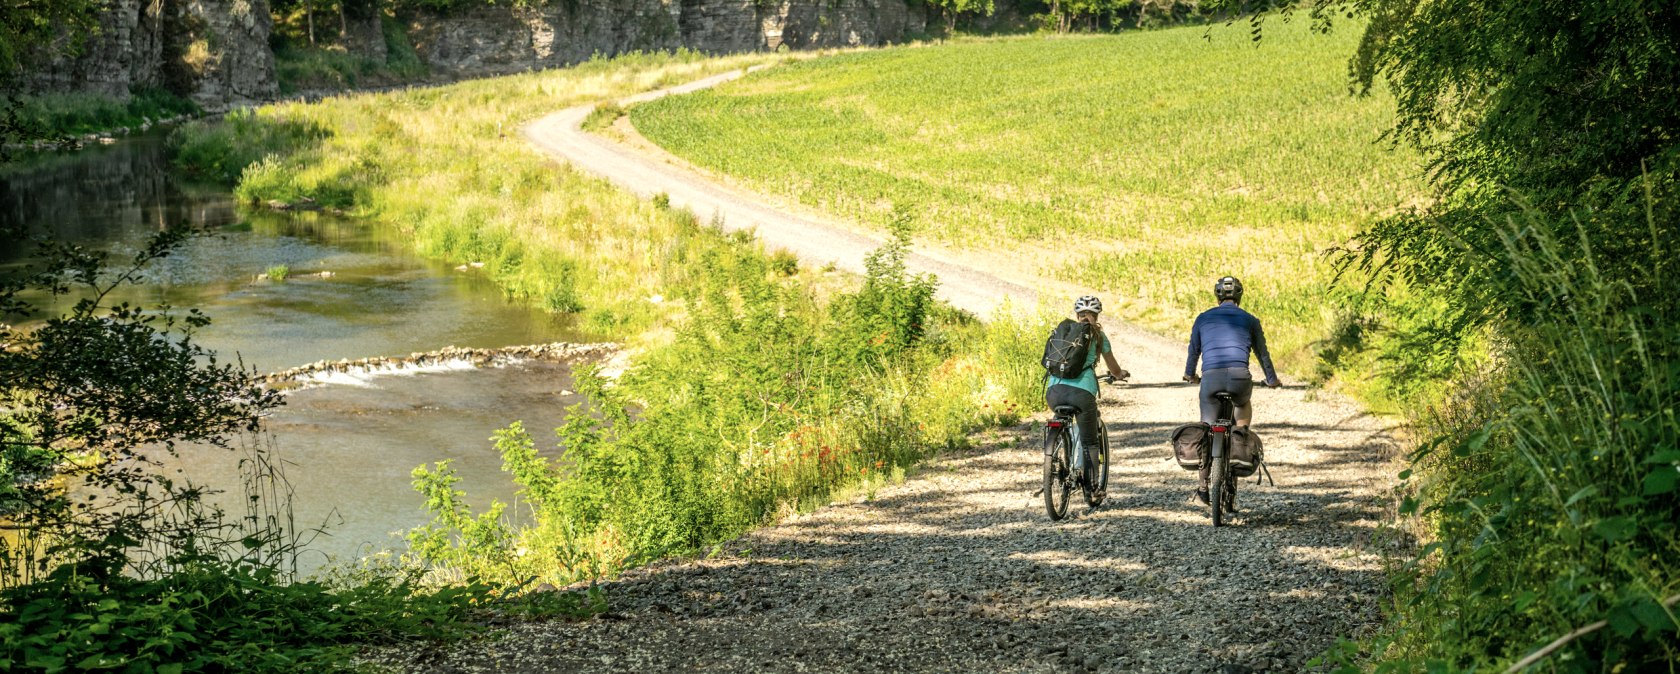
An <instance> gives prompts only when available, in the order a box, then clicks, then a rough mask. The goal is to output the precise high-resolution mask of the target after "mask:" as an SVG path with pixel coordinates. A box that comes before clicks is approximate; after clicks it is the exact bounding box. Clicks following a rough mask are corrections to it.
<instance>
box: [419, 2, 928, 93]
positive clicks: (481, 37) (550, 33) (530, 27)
mask: <svg viewBox="0 0 1680 674" xmlns="http://www.w3.org/2000/svg"><path fill="white" fill-rule="evenodd" d="M926 26H927V21H926V18H925V16H924V15H923V13H922V12H920V11H911V10H909V9H908V8H907V7H906V5H905V0H605V1H604V2H591V3H568V2H566V1H565V0H555V1H554V2H550V3H547V4H545V5H542V6H540V7H534V8H526V9H518V8H508V7H505V6H504V7H495V6H492V7H479V8H475V9H473V10H469V11H466V12H460V13H455V14H450V15H447V16H440V15H436V14H428V13H422V14H418V15H415V16H413V17H411V19H410V26H409V35H410V37H411V38H412V39H413V40H414V48H415V51H416V52H417V53H419V54H420V58H422V59H424V60H425V62H426V65H427V66H429V67H430V68H431V69H432V70H433V71H435V72H439V73H442V74H446V75H450V76H453V77H471V76H481V75H492V74H498V73H509V72H518V71H523V70H538V69H542V68H553V67H559V66H566V65H571V64H574V63H578V62H580V61H584V60H587V59H588V58H589V57H591V56H593V55H596V54H600V55H603V56H613V55H616V54H622V53H626V52H631V51H637V50H642V51H648V50H660V49H675V48H677V47H687V48H689V49H695V50H698V51H703V52H707V53H714V54H726V53H736V52H747V51H757V50H761V49H777V48H780V47H783V46H786V47H788V48H790V49H810V48H821V47H851V46H877V45H885V44H892V43H896V42H903V41H904V40H905V39H906V36H907V35H910V34H915V33H920V32H922V31H923V30H925V29H926Z"/></svg>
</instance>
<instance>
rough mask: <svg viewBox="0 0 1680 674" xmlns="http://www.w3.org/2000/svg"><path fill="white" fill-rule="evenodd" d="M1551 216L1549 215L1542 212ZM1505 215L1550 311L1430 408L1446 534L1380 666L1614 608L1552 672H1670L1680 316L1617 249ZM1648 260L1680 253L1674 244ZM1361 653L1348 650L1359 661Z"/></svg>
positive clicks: (1375, 643)
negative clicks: (1490, 367)
mask: <svg viewBox="0 0 1680 674" xmlns="http://www.w3.org/2000/svg"><path fill="white" fill-rule="evenodd" d="M1530 217H1531V218H1533V217H1539V216H1537V215H1531V216H1530ZM1531 222H1532V220H1525V221H1523V222H1522V224H1523V226H1522V227H1516V226H1512V227H1507V228H1503V229H1501V230H1500V235H1501V237H1502V247H1503V250H1504V251H1505V253H1504V256H1505V258H1506V260H1507V261H1508V262H1509V264H1510V265H1511V268H1512V269H1513V271H1514V272H1515V273H1516V275H1517V278H1516V279H1515V280H1517V281H1519V282H1520V284H1519V285H1516V286H1515V287H1514V288H1513V293H1514V294H1518V296H1517V297H1514V298H1513V299H1515V300H1518V301H1523V302H1530V303H1533V304H1534V305H1535V306H1539V307H1544V308H1546V309H1547V311H1546V312H1544V314H1543V315H1544V318H1542V319H1541V320H1539V322H1538V323H1536V324H1533V325H1531V326H1529V329H1528V330H1525V331H1524V332H1521V333H1509V337H1510V339H1511V342H1510V343H1509V344H1508V346H1506V347H1505V348H1504V349H1503V350H1502V351H1503V352H1502V354H1501V356H1502V358H1501V361H1500V362H1502V363H1504V367H1503V368H1502V369H1500V370H1496V371H1493V372H1491V373H1490V374H1489V375H1488V378H1487V379H1486V380H1485V381H1483V382H1480V384H1479V385H1478V386H1476V387H1474V388H1471V389H1469V390H1466V391H1464V392H1462V393H1460V394H1459V400H1458V401H1457V402H1456V404H1454V405H1452V406H1443V408H1442V410H1441V411H1440V412H1439V413H1437V414H1435V415H1433V416H1432V417H1430V421H1431V422H1432V425H1431V427H1430V429H1429V430H1431V431H1432V432H1431V433H1430V434H1429V435H1428V436H1426V437H1427V438H1428V439H1427V441H1426V442H1424V443H1423V444H1422V445H1421V446H1420V447H1419V449H1418V450H1417V451H1416V452H1415V453H1414V455H1413V457H1412V460H1413V467H1412V468H1411V470H1408V471H1407V472H1406V473H1404V474H1402V477H1410V478H1411V481H1412V482H1413V483H1417V484H1414V485H1412V486H1413V490H1414V493H1415V494H1416V497H1415V498H1413V499H1408V501H1407V503H1406V504H1405V506H1404V507H1403V509H1402V510H1403V512H1414V511H1415V513H1416V514H1417V515H1418V516H1419V517H1420V518H1422V520H1423V523H1424V524H1426V525H1427V526H1428V528H1429V530H1430V533H1431V534H1432V537H1431V540H1430V542H1429V543H1428V545H1426V546H1425V547H1424V548H1423V549H1422V550H1421V552H1420V554H1419V556H1418V558H1417V559H1416V560H1415V561H1413V562H1411V563H1410V564H1408V565H1407V567H1406V568H1404V569H1402V570H1401V571H1400V572H1399V573H1398V574H1396V580H1397V582H1398V587H1397V589H1398V592H1399V595H1400V599H1401V603H1400V609H1399V612H1398V613H1397V615H1396V616H1395V620H1394V622H1393V624H1392V625H1391V627H1390V629H1389V630H1388V631H1387V633H1385V634H1384V635H1382V636H1380V637H1378V638H1376V639H1373V640H1372V642H1371V643H1368V644H1366V645H1365V648H1367V649H1369V650H1370V651H1371V653H1372V654H1373V655H1374V656H1376V657H1377V659H1378V663H1379V664H1378V666H1377V671H1380V672H1411V671H1422V670H1424V669H1428V670H1429V671H1465V670H1469V669H1482V668H1488V667H1490V666H1493V665H1498V666H1500V667H1503V666H1505V665H1506V664H1508V663H1510V662H1513V661H1515V660H1518V659H1520V658H1522V657H1523V656H1525V655H1527V654H1529V653H1532V652H1535V651H1537V650H1538V649H1540V648H1541V647H1542V646H1544V645H1546V644H1547V643H1548V642H1550V641H1552V640H1553V639H1555V638H1557V637H1560V636H1562V635H1564V634H1566V633H1569V632H1571V631H1573V630H1575V629H1576V628H1580V627H1583V626H1586V625H1588V624H1590V623H1593V622H1596V621H1598V620H1600V619H1608V621H1609V625H1608V629H1604V630H1601V631H1598V632H1596V633H1593V634H1590V635H1587V636H1584V637H1581V638H1579V639H1577V640H1575V641H1574V642H1572V643H1571V644H1570V645H1568V646H1567V647H1566V648H1565V650H1562V651H1560V652H1558V653H1555V654H1553V655H1551V656H1550V658H1549V659H1547V660H1546V667H1547V669H1548V671H1558V672H1596V671H1607V672H1608V671H1658V670H1661V669H1663V668H1664V667H1665V665H1666V666H1672V664H1673V663H1674V662H1676V661H1680V648H1677V647H1676V644H1680V640H1677V639H1676V638H1675V637H1676V631H1677V627H1680V623H1677V622H1676V618H1675V611H1674V610H1673V609H1665V608H1664V607H1663V606H1661V602H1662V600H1663V599H1664V598H1667V597H1672V596H1674V595H1676V594H1677V593H1680V562H1677V561H1676V560H1680V524H1677V523H1680V488H1677V483H1680V448H1677V447H1676V445H1675V438H1676V437H1680V421H1677V420H1676V418H1675V416H1674V410H1675V407H1676V406H1677V404H1680V365H1677V364H1680V336H1677V335H1676V333H1675V331H1674V330H1673V329H1672V327H1671V326H1673V325H1674V324H1675V320H1676V319H1680V316H1676V315H1675V310H1674V306H1673V304H1672V303H1660V304H1657V305H1652V306H1645V307H1642V308H1641V309H1638V310H1636V311H1623V310H1619V308H1620V307H1625V306H1627V305H1629V304H1632V303H1637V302H1638V298H1636V297H1631V296H1630V295H1632V294H1634V293H1636V292H1638V291H1637V290H1636V289H1635V288H1634V287H1633V286H1632V285H1631V284H1628V283H1624V282H1621V281H1617V280H1612V279H1610V278H1608V277H1607V275H1606V274H1605V273H1604V271H1603V267H1604V266H1605V265H1604V264H1602V262H1603V260H1602V255H1601V254H1599V253H1598V252H1597V251H1594V250H1592V249H1591V248H1590V247H1587V245H1586V238H1587V237H1586V227H1585V226H1584V225H1583V226H1582V227H1581V229H1580V230H1579V231H1578V233H1577V236H1576V238H1575V239H1574V240H1559V239H1555V238H1552V235H1551V234H1550V230H1552V229H1554V228H1552V227H1543V226H1536V225H1532V224H1530V223H1531ZM1632 262H1636V263H1640V264H1647V265H1650V266H1651V269H1653V271H1656V272H1662V271H1664V270H1666V269H1668V268H1671V267H1673V266H1674V263H1673V260H1672V259H1671V257H1670V251H1668V250H1660V249H1659V250H1653V251H1650V252H1649V253H1647V254H1645V255H1644V256H1642V257H1641V258H1639V259H1637V260H1633V261H1632ZM1352 655H1353V652H1351V651H1350V652H1349V653H1344V654H1343V657H1344V658H1351V657H1352Z"/></svg>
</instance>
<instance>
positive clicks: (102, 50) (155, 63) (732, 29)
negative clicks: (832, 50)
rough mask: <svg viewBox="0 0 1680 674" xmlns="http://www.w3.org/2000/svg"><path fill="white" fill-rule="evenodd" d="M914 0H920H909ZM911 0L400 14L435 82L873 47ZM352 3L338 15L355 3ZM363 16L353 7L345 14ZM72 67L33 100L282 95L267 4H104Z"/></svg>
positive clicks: (362, 27)
mask: <svg viewBox="0 0 1680 674" xmlns="http://www.w3.org/2000/svg"><path fill="white" fill-rule="evenodd" d="M908 1H909V2H916V0H908ZM906 2H907V0H552V1H550V2H545V3H537V4H536V5H535V6H532V7H524V8H521V7H515V6H512V5H511V4H485V5H479V6H477V7H475V8H473V9H470V10H466V11H459V12H452V13H449V14H435V13H427V12H420V13H414V14H409V15H405V16H404V17H403V22H404V24H405V25H406V27H407V29H408V31H409V35H410V38H411V40H412V41H413V43H414V46H415V51H416V52H417V53H418V54H419V55H420V57H421V58H422V59H423V60H424V61H425V63H426V65H427V66H428V67H429V68H430V69H431V70H432V71H433V72H434V73H436V74H437V75H439V76H442V77H446V78H462V77H474V76H482V75H494V74H500V73H509V72H518V71H523V70H537V69H542V68H553V67H560V66H566V65H571V64H574V63H578V62H580V61H584V60H587V59H589V58H590V57H591V56H594V55H596V54H601V55H606V56H612V55H615V54H621V53H625V52H630V51H637V50H642V51H650V50H667V49H676V48H679V47H687V48H689V49H695V50H699V51H703V52H708V53H732V52H743V51H755V50H761V49H778V48H782V47H787V48H792V49H808V48H819V47H845V46H867V45H882V44H891V43H895V42H902V41H904V40H905V39H906V38H907V36H909V35H916V34H920V33H921V32H923V31H924V30H925V29H926V25H927V20H926V11H927V10H926V9H925V8H924V7H925V6H924V5H922V4H920V3H919V2H916V4H915V9H911V8H909V7H907V6H906ZM351 6H352V5H347V8H348V7H351ZM354 6H356V7H358V8H359V7H360V5H354ZM368 6H369V7H370V8H373V9H368V10H365V11H362V10H358V11H353V12H347V14H346V17H347V18H346V26H345V28H346V31H345V32H346V35H345V39H346V41H347V42H348V43H349V44H348V45H347V46H348V47H349V49H350V50H351V51H352V52H354V53H356V54H358V55H360V56H363V57H364V58H368V59H371V60H373V61H375V62H380V61H383V60H384V58H385V56H386V50H385V42H384V39H383V37H382V36H381V32H380V16H379V14H380V13H379V12H378V10H377V7H378V5H377V4H374V3H368ZM100 24H101V25H100V30H99V32H98V33H97V34H96V35H94V36H93V37H92V38H90V39H89V40H88V41H87V43H86V44H85V45H84V47H83V48H82V50H81V51H80V53H79V55H78V56H76V57H74V58H64V59H58V60H57V61H54V62H52V63H48V64H45V65H44V66H41V67H38V68H35V69H33V70H32V71H31V72H30V73H29V76H28V77H27V78H26V79H27V85H28V88H29V89H30V90H32V91H35V92H92V93H98V94H102V95H107V96H116V97H122V96H126V95H128V94H129V93H130V92H132V91H135V90H138V89H143V88H162V89H166V90H168V91H171V92H173V93H175V94H177V95H180V96H184V97H187V98H191V99H192V100H194V101H195V102H197V103H198V104H199V105H201V106H203V107H205V108H207V109H211V110H217V109H224V108H227V107H230V106H233V105H239V104H244V103H249V102H253V101H260V100H266V99H271V98H274V97H275V96H276V95H277V94H278V93H279V87H278V83H277V81H276V79H275V65H274V54H273V53H272V51H271V50H270V47H269V33H270V32H271V30H272V19H271V18H270V16H269V7H268V0H110V5H109V9H108V10H106V11H105V12H104V13H103V14H102V15H101V17H100Z"/></svg>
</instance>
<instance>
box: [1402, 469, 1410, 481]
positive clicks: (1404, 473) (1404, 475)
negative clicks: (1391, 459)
mask: <svg viewBox="0 0 1680 674" xmlns="http://www.w3.org/2000/svg"><path fill="white" fill-rule="evenodd" d="M1411 477H1412V469H1410V468H1407V469H1405V470H1402V471H1400V479H1402V480H1405V479H1409V478H1411Z"/></svg>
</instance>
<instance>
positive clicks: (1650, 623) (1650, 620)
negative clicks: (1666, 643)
mask: <svg viewBox="0 0 1680 674" xmlns="http://www.w3.org/2000/svg"><path fill="white" fill-rule="evenodd" d="M1631 613H1633V617H1635V618H1637V619H1639V624H1641V625H1644V626H1645V627H1646V629H1649V630H1652V631H1655V632H1672V631H1674V629H1675V627H1676V625H1675V622H1674V618H1673V617H1671V616H1669V615H1668V611H1666V610H1664V609H1663V607H1662V604H1658V603H1657V602H1656V600H1654V599H1651V598H1650V597H1646V598H1643V599H1640V600H1639V601H1637V602H1634V604H1633V607H1632V609H1631Z"/></svg>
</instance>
